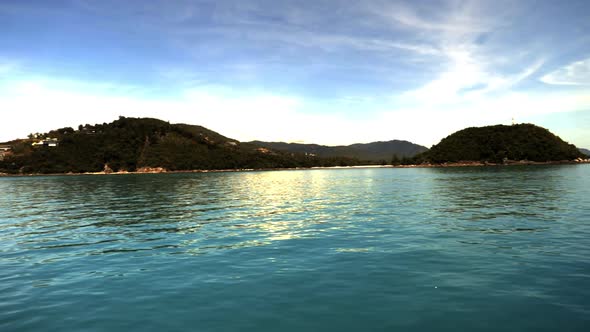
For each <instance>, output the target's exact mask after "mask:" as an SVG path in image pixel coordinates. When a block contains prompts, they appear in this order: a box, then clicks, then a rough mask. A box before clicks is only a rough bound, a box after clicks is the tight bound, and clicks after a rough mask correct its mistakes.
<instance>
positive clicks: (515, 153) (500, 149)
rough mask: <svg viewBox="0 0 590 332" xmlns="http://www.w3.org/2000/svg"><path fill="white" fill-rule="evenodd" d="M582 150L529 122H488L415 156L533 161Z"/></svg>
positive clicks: (434, 159) (560, 157)
mask: <svg viewBox="0 0 590 332" xmlns="http://www.w3.org/2000/svg"><path fill="white" fill-rule="evenodd" d="M583 157H584V156H583V155H582V153H581V152H580V151H579V150H578V149H577V148H576V147H575V146H574V145H572V144H568V143H566V142H564V141H563V140H561V138H559V137H558V136H555V135H554V134H552V133H551V132H549V130H547V129H545V128H541V127H538V126H535V125H532V124H518V125H513V126H504V125H496V126H488V127H479V128H467V129H463V130H460V131H458V132H456V133H454V134H452V135H450V136H448V137H446V138H444V139H443V140H441V141H440V143H438V144H437V145H435V146H433V147H432V148H431V149H430V150H429V151H427V152H425V153H423V154H421V155H419V156H417V157H416V159H417V160H418V161H428V162H432V163H444V162H461V161H480V162H490V163H502V162H504V161H507V160H528V161H535V162H545V161H561V160H574V159H576V158H583Z"/></svg>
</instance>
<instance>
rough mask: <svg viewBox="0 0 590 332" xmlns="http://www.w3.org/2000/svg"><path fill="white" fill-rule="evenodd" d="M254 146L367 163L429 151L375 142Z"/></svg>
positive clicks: (261, 143)
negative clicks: (337, 144) (342, 144)
mask: <svg viewBox="0 0 590 332" xmlns="http://www.w3.org/2000/svg"><path fill="white" fill-rule="evenodd" d="M249 143H251V144H254V145H258V146H261V147H265V148H268V149H274V150H278V151H283V152H290V153H301V154H308V155H309V154H312V155H315V156H318V157H322V158H328V157H348V158H356V159H359V160H367V161H374V162H377V161H381V160H384V161H386V162H388V163H389V162H390V161H391V160H392V158H393V156H394V155H396V156H397V157H399V158H402V157H413V156H415V155H416V154H418V153H421V152H424V151H426V150H428V149H427V148H426V147H424V146H421V145H418V144H414V143H411V142H407V141H398V140H393V141H387V142H373V143H366V144H352V145H345V146H326V145H318V144H299V143H283V142H261V141H252V142H249Z"/></svg>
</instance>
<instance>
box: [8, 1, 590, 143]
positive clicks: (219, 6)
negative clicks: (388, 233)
mask: <svg viewBox="0 0 590 332" xmlns="http://www.w3.org/2000/svg"><path fill="white" fill-rule="evenodd" d="M588 17H590V2H589V1H586V0H582V1H575V0H570V1H564V2H558V1H526V0H521V1H450V0H443V1H380V0H375V1H373V0H365V1H357V2H353V1H336V0H333V1H321V0H315V1H210V0H179V1H167V0H159V1H147V0H126V1H115V0H102V1H98V0H92V1H91V0H61V1H60V0H53V1H46V0H39V1H35V0H1V1H0V26H1V27H2V28H1V29H0V40H1V41H2V42H1V44H0V45H1V46H0V114H1V115H2V118H3V119H2V121H1V122H0V141H3V140H9V139H13V138H16V137H25V136H26V135H27V134H28V133H30V132H43V131H47V130H50V129H54V128H58V127H64V126H77V125H78V124H81V123H84V124H85V123H91V124H92V123H102V122H110V121H112V120H114V119H116V118H117V117H118V116H119V115H124V116H149V117H156V118H160V119H163V120H168V121H171V122H184V123H190V124H199V125H203V126H205V127H208V128H210V129H213V130H216V131H218V132H220V133H221V134H224V135H226V136H229V137H232V138H236V139H239V140H251V139H261V140H272V141H289V142H307V143H311V142H314V143H320V144H329V145H337V144H350V143H355V142H370V141H376V140H391V139H405V140H409V141H412V142H416V143H419V144H423V145H426V146H431V145H433V144H435V143H437V142H438V141H439V140H440V139H441V138H443V137H445V136H447V135H448V134H450V133H452V132H454V131H456V130H459V129H462V128H465V127H469V126H481V125H492V124H499V123H503V124H510V123H511V122H512V119H513V118H514V119H515V121H516V122H532V123H535V124H537V125H541V126H544V127H546V128H548V129H550V130H551V131H553V132H554V133H556V134H558V135H559V136H561V137H562V138H563V139H565V140H566V141H569V142H570V143H574V144H576V145H578V146H581V147H590V135H588V134H587V133H588V132H589V130H590V20H589V19H588Z"/></svg>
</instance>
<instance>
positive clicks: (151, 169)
mask: <svg viewBox="0 0 590 332" xmlns="http://www.w3.org/2000/svg"><path fill="white" fill-rule="evenodd" d="M578 164H590V159H581V160H562V161H544V162H536V161H524V160H521V161H509V162H507V163H488V162H479V161H464V162H454V163H442V164H418V165H357V166H316V167H294V168H242V169H214V170H202V169H196V170H175V171H170V170H166V169H164V168H162V167H143V168H140V169H138V170H137V171H132V172H129V171H117V172H108V171H107V172H105V171H101V172H84V173H73V172H69V173H47V174H43V173H30V174H9V173H0V177H24V176H27V177H28V176H81V175H125V174H182V173H228V172H265V171H296V170H328V169H329V170H334V169H370V168H447V167H453V168H454V167H490V166H492V167H505V166H526V165H578Z"/></svg>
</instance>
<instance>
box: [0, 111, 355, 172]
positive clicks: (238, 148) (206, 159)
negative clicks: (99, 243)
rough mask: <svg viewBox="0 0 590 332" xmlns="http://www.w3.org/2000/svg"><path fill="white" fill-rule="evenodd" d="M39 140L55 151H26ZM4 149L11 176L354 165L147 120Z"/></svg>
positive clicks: (66, 132)
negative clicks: (145, 169) (7, 152)
mask: <svg viewBox="0 0 590 332" xmlns="http://www.w3.org/2000/svg"><path fill="white" fill-rule="evenodd" d="M45 137H51V138H57V140H58V141H59V144H58V146H56V147H50V146H32V143H34V142H38V141H39V138H45ZM9 144H10V145H11V146H12V150H13V151H12V154H11V155H8V156H6V157H5V158H4V159H3V160H1V161H0V172H5V173H13V174H14V173H25V174H27V173H68V172H73V173H81V172H99V171H102V170H104V169H105V168H107V167H105V165H106V166H108V169H111V170H113V171H122V170H125V171H135V170H137V169H139V168H142V167H162V168H165V169H167V170H197V169H202V170H215V169H236V168H240V169H251V168H253V169H259V168H293V167H312V166H349V165H357V164H359V161H358V160H355V159H352V158H318V157H313V156H305V155H300V154H292V153H283V152H277V151H273V150H270V149H266V148H261V147H258V146H256V145H253V144H248V143H240V142H238V141H236V140H233V139H230V138H227V137H225V136H222V135H220V134H218V133H216V132H213V131H211V130H208V129H206V128H203V127H200V126H192V125H186V124H170V123H168V122H164V121H161V120H157V119H150V118H125V117H120V118H119V119H118V120H116V121H114V122H112V123H108V124H107V123H103V124H97V125H93V126H92V125H80V126H79V127H78V130H74V129H73V128H61V129H57V130H53V131H51V132H49V133H45V134H35V135H30V138H29V139H27V140H18V141H13V142H9Z"/></svg>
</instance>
